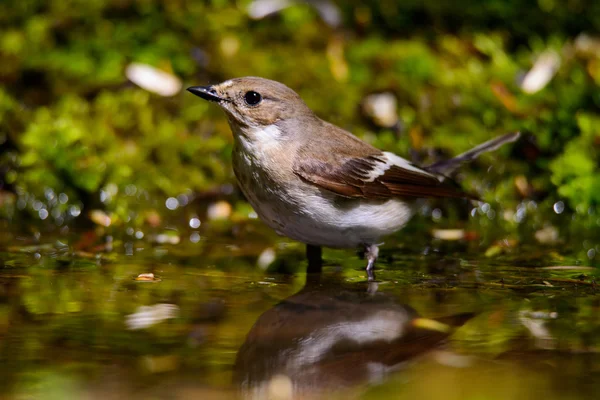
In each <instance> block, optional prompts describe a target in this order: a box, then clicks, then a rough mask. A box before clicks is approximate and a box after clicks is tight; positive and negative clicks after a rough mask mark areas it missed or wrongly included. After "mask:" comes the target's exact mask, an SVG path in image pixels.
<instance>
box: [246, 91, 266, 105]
mask: <svg viewBox="0 0 600 400" xmlns="http://www.w3.org/2000/svg"><path fill="white" fill-rule="evenodd" d="M244 100H245V101H246V104H248V105H249V106H255V105H257V104H258V103H260V102H261V101H262V96H261V95H260V93H257V92H255V91H253V90H251V91H249V92H246V94H245V95H244Z"/></svg>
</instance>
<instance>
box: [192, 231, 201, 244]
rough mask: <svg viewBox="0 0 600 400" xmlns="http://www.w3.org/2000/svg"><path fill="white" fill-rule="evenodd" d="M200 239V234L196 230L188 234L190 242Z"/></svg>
mask: <svg viewBox="0 0 600 400" xmlns="http://www.w3.org/2000/svg"><path fill="white" fill-rule="evenodd" d="M199 241H200V234H199V233H198V232H192V234H191V235H190V242H192V243H198V242H199Z"/></svg>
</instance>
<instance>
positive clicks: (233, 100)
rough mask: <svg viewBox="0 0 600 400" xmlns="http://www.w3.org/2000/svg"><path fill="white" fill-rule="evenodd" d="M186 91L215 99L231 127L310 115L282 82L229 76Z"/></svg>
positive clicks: (270, 123)
mask: <svg viewBox="0 0 600 400" xmlns="http://www.w3.org/2000/svg"><path fill="white" fill-rule="evenodd" d="M187 90H188V91H189V92H191V93H193V94H195V95H196V96H199V97H201V98H203V99H205V100H208V101H212V102H215V103H217V104H218V105H219V106H220V107H221V108H222V109H223V110H224V111H225V113H226V114H227V117H228V119H229V123H230V124H231V126H232V128H233V129H234V131H235V130H236V128H237V129H241V130H248V129H264V128H267V127H269V126H273V125H274V124H277V123H278V122H281V121H285V120H289V119H292V118H296V117H301V116H306V115H312V111H311V110H310V109H309V108H308V106H307V105H306V104H305V103H304V101H303V100H302V99H301V98H300V96H298V94H297V93H296V92H294V91H293V90H292V89H290V88H289V87H287V86H285V85H284V84H282V83H279V82H275V81H272V80H269V79H264V78H257V77H245V78H236V79H231V80H228V81H225V82H222V83H219V84H216V85H212V86H193V87H190V88H188V89H187Z"/></svg>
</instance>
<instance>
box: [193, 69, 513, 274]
mask: <svg viewBox="0 0 600 400" xmlns="http://www.w3.org/2000/svg"><path fill="white" fill-rule="evenodd" d="M187 90H188V91H189V92H191V93H192V94H194V95H197V96H199V97H201V98H202V99H204V100H208V101H210V102H214V103H216V104H217V105H218V106H220V107H221V109H222V110H223V111H224V112H225V115H226V117H227V120H228V122H229V126H230V128H231V131H232V133H233V137H234V146H233V153H232V164H233V171H234V174H235V176H236V179H237V181H238V184H239V187H240V189H241V191H242V193H243V194H244V196H245V197H246V199H247V200H248V202H249V203H250V205H251V206H252V207H253V208H254V210H255V212H256V213H257V215H258V216H259V218H260V219H261V220H262V221H263V222H264V223H265V224H266V225H268V226H269V227H271V228H272V229H274V230H275V231H276V232H277V233H278V234H279V235H282V236H287V237H289V238H291V239H293V240H296V241H299V242H302V243H305V244H306V245H307V255H308V256H309V264H310V258H311V257H315V255H316V256H317V257H318V258H319V260H320V258H321V249H322V247H328V248H359V249H361V248H362V250H364V254H365V258H366V260H367V265H366V272H367V277H368V280H369V281H375V273H374V266H375V262H376V260H377V257H378V255H379V245H380V244H381V240H382V238H384V237H386V236H389V235H391V234H393V233H395V232H397V231H399V230H401V229H402V228H403V227H404V226H405V225H406V224H407V223H408V221H409V220H410V219H411V217H412V216H413V215H414V213H415V212H416V210H417V200H418V199H420V198H429V197H438V198H470V199H476V196H473V195H471V194H469V193H467V192H466V191H464V190H462V189H461V188H460V187H457V185H456V184H453V183H452V182H451V181H450V180H449V179H448V178H447V176H448V175H449V174H450V173H452V172H453V171H454V170H456V169H457V168H458V167H459V166H461V165H462V164H463V163H465V162H468V161H471V160H473V159H475V158H476V157H478V156H479V155H480V154H481V153H484V152H488V151H492V150H495V149H497V148H499V147H500V146H502V145H504V144H506V143H508V142H513V141H515V140H517V139H518V137H519V132H514V133H509V134H505V135H503V136H499V137H497V138H495V139H492V140H489V141H487V142H485V143H483V144H480V145H479V146H476V147H475V148H473V149H471V150H469V151H467V152H465V153H463V154H461V155H459V156H457V157H454V158H452V159H449V160H444V161H441V162H437V163H434V164H431V165H429V166H426V167H418V166H416V165H414V164H413V163H411V162H409V161H408V160H406V159H404V158H402V157H400V156H398V155H396V154H394V153H391V152H388V151H383V150H380V149H378V148H376V147H374V146H372V145H370V144H368V143H366V142H364V141H362V140H361V139H359V138H358V137H356V136H354V135H353V134H352V133H350V132H348V131H346V130H344V129H342V128H340V127H338V126H336V125H333V124H331V123H329V122H326V121H325V120H323V119H321V118H319V117H318V116H317V115H316V114H315V113H314V112H313V111H312V110H311V109H310V108H309V107H308V105H307V104H306V103H305V102H304V101H303V100H302V98H301V97H300V96H299V95H298V94H297V93H296V92H295V91H294V90H292V89H291V88H289V87H288V86H286V85H284V84H283V83H280V82H277V81H273V80H269V79H265V78H260V77H241V78H234V79H230V80H226V81H224V82H221V83H218V84H215V85H209V86H192V87H189V88H188V89H187Z"/></svg>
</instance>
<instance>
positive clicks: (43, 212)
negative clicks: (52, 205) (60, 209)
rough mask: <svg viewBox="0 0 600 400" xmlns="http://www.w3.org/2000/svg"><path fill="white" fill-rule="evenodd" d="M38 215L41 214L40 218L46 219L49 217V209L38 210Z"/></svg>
mask: <svg viewBox="0 0 600 400" xmlns="http://www.w3.org/2000/svg"><path fill="white" fill-rule="evenodd" d="M38 215H39V216H40V219H46V218H48V210H46V209H45V208H42V209H41V210H40V211H38Z"/></svg>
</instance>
